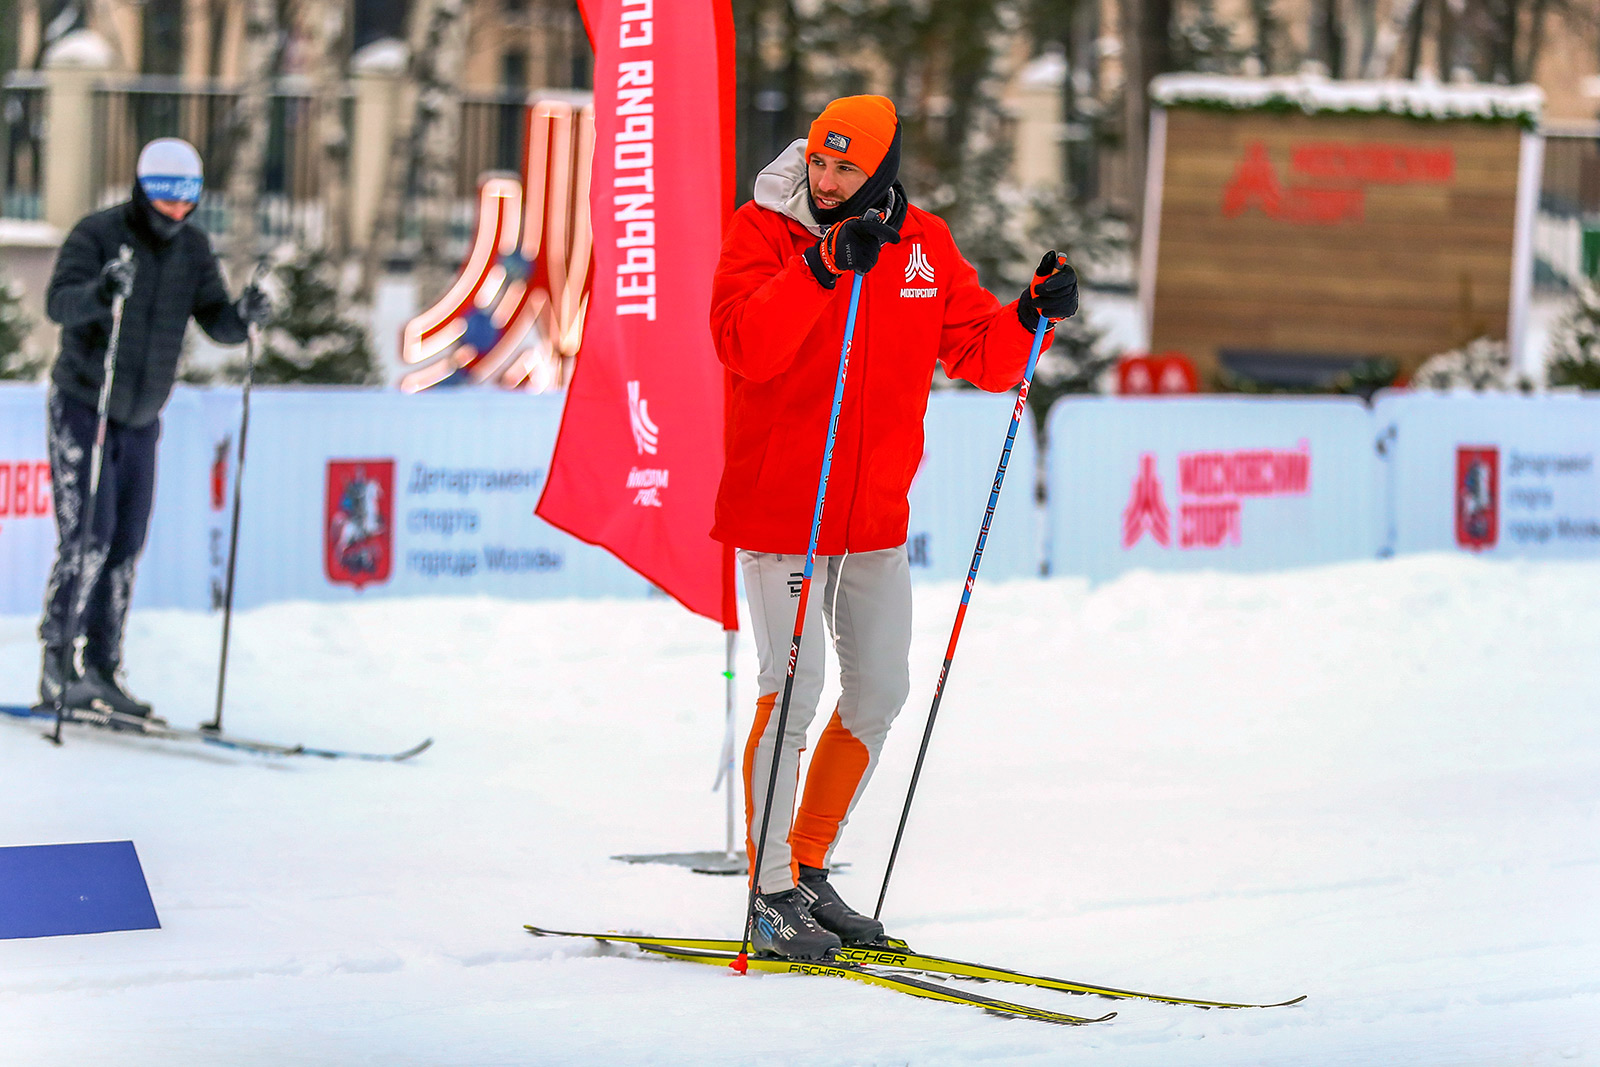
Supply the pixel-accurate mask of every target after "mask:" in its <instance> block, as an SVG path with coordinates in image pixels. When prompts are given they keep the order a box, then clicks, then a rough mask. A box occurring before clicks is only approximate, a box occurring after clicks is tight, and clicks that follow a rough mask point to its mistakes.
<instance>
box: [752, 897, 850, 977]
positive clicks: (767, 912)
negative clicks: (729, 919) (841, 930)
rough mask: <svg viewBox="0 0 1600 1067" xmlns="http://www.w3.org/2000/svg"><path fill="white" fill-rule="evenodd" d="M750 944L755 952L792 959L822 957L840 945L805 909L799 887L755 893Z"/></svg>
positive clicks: (816, 958) (804, 900) (804, 899)
mask: <svg viewBox="0 0 1600 1067" xmlns="http://www.w3.org/2000/svg"><path fill="white" fill-rule="evenodd" d="M750 945H751V947H752V948H754V949H755V950H756V952H757V953H758V954H761V955H768V956H782V957H784V958H785V959H791V960H825V959H827V958H828V957H829V956H831V955H832V954H833V951H834V950H835V949H837V948H838V947H839V939H838V938H837V937H835V936H833V935H832V934H830V933H829V932H828V931H826V930H824V929H823V928H822V927H820V926H818V925H817V921H816V920H815V919H813V918H812V917H811V912H810V911H808V910H806V898H805V897H804V896H802V895H801V893H800V891H799V890H798V889H790V890H787V891H785V892H782V893H758V894H757V895H756V921H755V928H754V929H753V930H752V931H751V936H750Z"/></svg>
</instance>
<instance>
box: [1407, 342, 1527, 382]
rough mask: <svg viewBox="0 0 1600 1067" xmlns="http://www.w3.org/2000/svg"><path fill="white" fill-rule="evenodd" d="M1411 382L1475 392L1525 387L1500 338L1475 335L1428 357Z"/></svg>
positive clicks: (1509, 353) (1508, 350) (1508, 351)
mask: <svg viewBox="0 0 1600 1067" xmlns="http://www.w3.org/2000/svg"><path fill="white" fill-rule="evenodd" d="M1411 384H1412V385H1413V386H1414V387H1415V388H1418V389H1439V390H1454V389H1471V390H1472V391H1473V392H1477V393H1500V392H1510V391H1512V390H1515V389H1525V388H1526V386H1527V383H1526V382H1525V381H1524V380H1523V379H1521V378H1519V377H1518V375H1517V373H1516V370H1515V368H1513V367H1512V365H1511V351H1510V349H1508V348H1507V347H1506V343H1505V342H1504V341H1497V340H1494V339H1492V338H1489V337H1478V338H1474V339H1473V340H1471V341H1468V342H1467V343H1466V344H1464V345H1462V346H1461V347H1460V348H1455V349H1451V350H1450V351H1449V352H1441V353H1439V354H1438V355H1436V356H1432V357H1430V358H1429V359H1428V360H1427V361H1426V362H1425V363H1423V364H1422V366H1420V367H1418V368H1417V373H1416V374H1414V375H1412V376H1411Z"/></svg>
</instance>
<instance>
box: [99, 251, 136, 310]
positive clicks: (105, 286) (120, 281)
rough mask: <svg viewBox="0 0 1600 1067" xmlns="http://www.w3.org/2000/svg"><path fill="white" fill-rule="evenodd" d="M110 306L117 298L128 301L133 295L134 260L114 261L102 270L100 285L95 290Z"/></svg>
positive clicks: (108, 262)
mask: <svg viewBox="0 0 1600 1067" xmlns="http://www.w3.org/2000/svg"><path fill="white" fill-rule="evenodd" d="M95 292H96V294H97V295H98V296H99V297H100V299H101V300H102V301H104V302H105V303H107V304H109V303H111V301H112V300H114V299H115V298H116V297H119V296H120V297H122V298H123V299H127V298H128V296H130V295H131V294H132V293H133V260H131V259H121V258H118V259H113V260H109V261H107V263H106V265H105V266H103V267H101V268H100V285H99V288H98V289H96V290H95Z"/></svg>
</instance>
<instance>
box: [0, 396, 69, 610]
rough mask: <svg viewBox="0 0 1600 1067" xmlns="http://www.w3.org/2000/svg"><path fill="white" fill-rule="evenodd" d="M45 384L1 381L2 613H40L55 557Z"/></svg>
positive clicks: (54, 525) (0, 578)
mask: <svg viewBox="0 0 1600 1067" xmlns="http://www.w3.org/2000/svg"><path fill="white" fill-rule="evenodd" d="M44 404H45V391H44V388H43V387H41V386H32V385H0V614H5V615H37V614H39V612H40V609H41V608H42V607H43V604H44V583H45V578H46V576H47V575H48V574H49V571H50V562H51V560H53V559H54V558H55V547H56V521H55V517H54V514H53V512H52V511H51V503H50V457H49V454H48V453H47V451H46V449H45V439H44V419H45V413H44Z"/></svg>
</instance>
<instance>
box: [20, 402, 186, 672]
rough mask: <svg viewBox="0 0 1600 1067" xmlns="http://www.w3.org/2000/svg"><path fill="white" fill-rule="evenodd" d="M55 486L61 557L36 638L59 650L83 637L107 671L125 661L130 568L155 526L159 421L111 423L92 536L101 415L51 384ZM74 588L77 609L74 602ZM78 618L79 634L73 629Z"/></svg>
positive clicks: (89, 655) (88, 659) (90, 655)
mask: <svg viewBox="0 0 1600 1067" xmlns="http://www.w3.org/2000/svg"><path fill="white" fill-rule="evenodd" d="M48 403H49V423H48V432H49V447H50V491H51V494H52V495H53V496H54V497H55V509H56V535H57V538H58V540H57V544H56V562H55V566H54V567H52V568H51V570H50V583H49V585H48V586H47V587H46V588H45V597H44V619H43V620H42V621H41V622H40V623H39V637H40V639H41V640H43V641H44V644H45V647H46V648H48V649H56V650H60V649H63V648H65V647H66V646H67V644H68V642H69V641H71V640H72V638H73V637H75V636H77V635H78V634H81V635H82V636H83V637H84V638H85V643H84V652H83V659H84V663H85V664H86V665H88V666H93V667H98V668H100V669H102V670H104V671H106V672H108V673H109V672H110V671H114V670H116V668H117V666H118V665H119V664H121V662H122V635H123V631H124V628H125V627H126V625H127V621H128V603H129V601H130V600H132V599H133V571H134V567H135V566H137V564H138V562H139V552H140V551H141V550H142V549H143V548H144V539H145V535H146V534H147V533H148V532H149V530H150V509H151V505H152V504H153V503H154V501H155V491H156V443H157V442H158V441H159V440H160V439H161V421H160V420H159V419H158V420H156V421H155V422H153V423H151V424H150V425H148V426H139V427H132V426H120V425H118V424H117V423H114V422H113V423H110V424H109V425H108V426H107V427H106V443H105V450H104V455H103V457H102V459H101V466H100V488H99V493H98V495H97V497H96V499H95V514H94V521H93V522H92V523H90V526H89V537H88V538H87V542H85V541H83V540H81V539H80V536H79V531H80V529H81V525H80V522H81V519H82V516H83V514H84V512H85V511H86V510H87V509H88V505H89V483H90V478H91V470H90V468H91V465H92V462H93V455H94V436H95V427H96V425H97V421H98V420H97V418H96V415H95V409H94V408H92V407H90V406H89V405H88V404H84V403H81V402H80V401H77V400H73V399H71V398H70V397H67V396H64V395H62V393H61V392H60V391H59V390H57V389H54V388H52V389H51V390H50V398H49V401H48ZM74 590H76V592H77V605H76V609H77V610H76V612H74V611H73V606H72V604H71V603H70V602H69V598H71V597H72V595H73V592H74ZM74 623H76V627H77V631H76V634H74V633H71V632H69V630H70V629H71V628H72V627H73V625H74Z"/></svg>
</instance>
